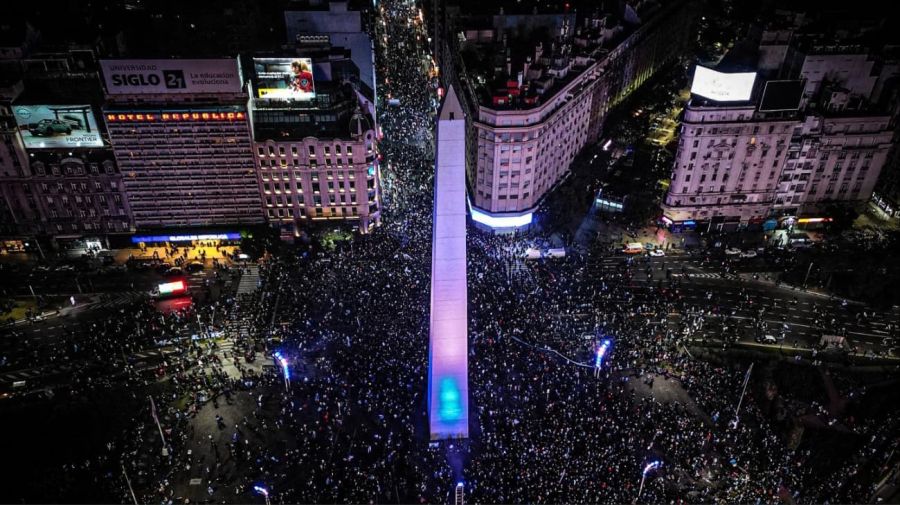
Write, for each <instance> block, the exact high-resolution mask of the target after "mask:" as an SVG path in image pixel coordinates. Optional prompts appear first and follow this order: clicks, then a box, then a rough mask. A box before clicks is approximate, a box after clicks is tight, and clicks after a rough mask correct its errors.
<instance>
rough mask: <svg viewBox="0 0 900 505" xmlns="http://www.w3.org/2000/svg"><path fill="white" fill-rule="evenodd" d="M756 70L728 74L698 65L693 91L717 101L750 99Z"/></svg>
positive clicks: (695, 71)
mask: <svg viewBox="0 0 900 505" xmlns="http://www.w3.org/2000/svg"><path fill="white" fill-rule="evenodd" d="M755 81H756V73H755V72H738V73H734V74H726V73H723V72H719V71H716V70H713V69H711V68H706V67H701V66H700V65H697V68H696V70H694V83H693V84H692V85H691V93H693V94H695V95H699V96H702V97H704V98H709V99H710V100H715V101H717V102H744V101H747V100H750V95H751V94H752V92H753V83H754V82H755Z"/></svg>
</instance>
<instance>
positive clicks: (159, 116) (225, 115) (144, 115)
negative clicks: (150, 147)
mask: <svg viewBox="0 0 900 505" xmlns="http://www.w3.org/2000/svg"><path fill="white" fill-rule="evenodd" d="M105 117H106V122H107V123H122V122H139V123H150V122H154V121H241V120H243V119H245V118H246V117H247V115H246V114H245V113H243V112H107V113H106V114H105Z"/></svg>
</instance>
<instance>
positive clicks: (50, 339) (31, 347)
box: [0, 269, 237, 391]
mask: <svg viewBox="0 0 900 505" xmlns="http://www.w3.org/2000/svg"><path fill="white" fill-rule="evenodd" d="M110 277H114V279H110V283H113V285H114V286H117V287H118V288H119V289H120V290H119V291H117V292H105V293H89V294H80V295H78V296H76V305H74V306H66V307H63V308H62V309H61V310H60V312H59V313H58V314H57V313H51V314H48V315H47V316H46V317H44V318H43V319H41V320H39V321H35V322H28V323H19V324H16V325H13V326H6V327H3V328H0V363H3V360H5V363H6V364H5V365H2V366H0V391H3V390H8V389H9V388H11V387H12V385H13V384H14V383H19V382H22V381H25V382H26V383H27V387H28V388H29V389H30V388H34V387H38V386H40V387H48V386H57V385H60V384H65V383H66V382H67V380H68V377H69V374H70V372H71V371H72V369H73V368H75V367H76V366H84V365H89V364H90V363H73V362H67V361H64V360H62V359H57V356H60V355H62V352H56V350H57V349H61V346H63V345H66V341H67V340H68V339H67V337H66V335H67V334H68V330H69V329H71V328H72V327H74V326H77V325H79V324H83V323H87V322H91V321H95V320H99V319H103V318H107V317H110V316H112V315H115V314H117V313H118V314H119V315H121V316H122V317H125V314H124V313H123V312H121V311H123V310H124V307H125V306H127V305H128V304H129V303H132V302H135V301H138V300H142V299H146V298H147V291H149V289H150V287H151V286H155V285H156V283H158V282H162V281H164V280H165V279H166V278H165V277H164V276H162V275H160V274H158V273H155V272H127V273H123V274H118V275H115V276H112V275H111V276H110ZM214 278H215V274H214V272H213V270H212V269H206V270H203V271H201V272H197V273H195V274H191V275H190V276H189V277H188V279H187V280H188V289H189V292H190V294H191V295H193V296H197V297H203V296H206V293H207V281H209V283H210V284H213V283H212V281H213V280H214ZM133 285H134V286H140V287H142V288H146V290H140V291H139V290H133V289H131V287H132V286H133ZM228 285H229V286H230V287H233V286H236V285H237V284H236V281H234V282H231V283H229V284H228ZM221 289H223V288H220V287H219V286H213V287H212V289H209V293H210V295H211V296H212V297H213V298H215V297H217V296H218V295H219V294H220V291H221ZM224 289H227V288H224ZM184 300H186V301H187V303H188V304H189V303H190V298H184ZM170 303H171V301H166V302H160V303H159V305H160V307H161V310H164V309H165V306H166V305H167V304H170ZM184 337H185V338H189V337H190V336H189V335H184ZM75 338H76V339H77V338H78V336H75ZM163 351H164V349H163ZM37 356H43V357H44V358H42V359H41V361H40V364H36V360H35V357H37ZM126 359H127V360H128V361H129V362H131V363H132V364H135V363H137V364H138V365H140V366H146V367H152V366H155V365H156V363H157V362H158V361H159V360H160V359H161V356H160V349H157V348H153V349H144V350H139V351H137V352H135V353H134V354H133V355H130V356H127V357H126Z"/></svg>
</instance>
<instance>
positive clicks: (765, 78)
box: [662, 30, 897, 229]
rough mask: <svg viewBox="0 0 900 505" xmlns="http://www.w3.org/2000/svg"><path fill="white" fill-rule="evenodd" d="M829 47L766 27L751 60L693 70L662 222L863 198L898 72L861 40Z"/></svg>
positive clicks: (824, 212)
mask: <svg viewBox="0 0 900 505" xmlns="http://www.w3.org/2000/svg"><path fill="white" fill-rule="evenodd" d="M833 43H834V41H828V45H820V44H818V43H817V41H815V40H810V39H809V38H808V37H803V36H799V35H798V34H796V33H789V34H787V35H786V34H785V33H784V31H783V30H781V31H778V32H774V31H767V32H763V33H762V36H761V37H760V40H759V50H758V51H757V52H756V53H755V54H757V55H758V60H757V61H756V62H755V63H756V64H755V65H750V66H749V67H746V68H737V67H733V66H730V63H729V60H728V59H727V58H726V60H725V61H724V63H723V64H720V66H719V68H718V69H716V70H713V69H707V68H705V67H702V66H698V67H697V70H696V72H695V74H694V80H693V84H692V87H691V92H692V97H691V100H690V102H689V103H688V104H687V106H686V108H685V111H684V117H683V124H682V127H681V133H680V138H679V144H678V153H677V155H676V157H675V162H674V167H673V171H672V176H671V184H670V186H669V191H668V194H667V195H666V197H665V200H664V202H663V204H662V211H663V217H662V220H663V221H664V222H665V223H666V224H668V225H671V226H675V227H692V226H697V227H700V228H704V229H737V228H741V227H744V226H747V225H762V224H763V223H764V222H766V221H769V220H773V221H774V220H776V219H779V218H780V219H782V220H783V219H791V218H794V219H795V220H797V221H799V222H801V223H802V222H821V221H823V220H825V219H827V218H828V214H829V212H830V209H832V208H833V207H834V206H835V205H843V206H846V205H849V206H853V207H861V206H862V205H863V204H865V203H866V202H867V201H869V199H870V197H871V196H872V193H873V189H874V187H875V184H876V182H877V181H878V178H879V174H880V172H881V169H882V167H883V166H884V164H885V162H886V159H887V157H888V154H889V151H890V148H891V142H892V138H893V130H894V121H893V116H894V112H893V111H892V110H891V107H890V106H889V105H886V103H887V98H888V97H889V96H890V95H891V93H890V92H889V91H890V90H891V89H892V82H893V80H894V76H895V75H896V73H897V70H896V67H895V66H890V65H883V64H881V62H880V61H879V60H880V59H879V57H878V56H877V55H876V54H873V53H871V52H869V51H867V50H866V49H865V48H863V47H860V46H858V45H852V44H847V45H834V44H833ZM751 54H753V53H752V52H751ZM739 70H740V71H739Z"/></svg>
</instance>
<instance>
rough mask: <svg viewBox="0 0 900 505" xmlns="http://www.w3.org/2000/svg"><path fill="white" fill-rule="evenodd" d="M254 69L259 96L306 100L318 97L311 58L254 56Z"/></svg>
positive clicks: (257, 94)
mask: <svg viewBox="0 0 900 505" xmlns="http://www.w3.org/2000/svg"><path fill="white" fill-rule="evenodd" d="M253 69H254V71H255V74H256V96H258V97H259V98H263V99H276V100H301V101H306V100H312V99H313V98H315V97H316V88H315V84H314V83H313V72H312V60H311V59H309V58H253Z"/></svg>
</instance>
